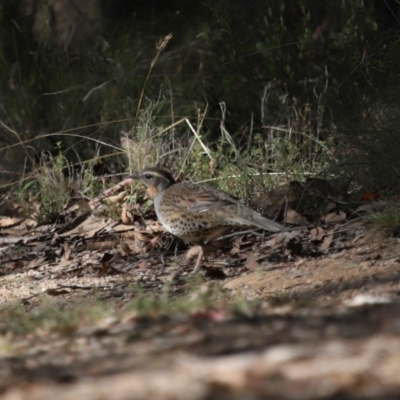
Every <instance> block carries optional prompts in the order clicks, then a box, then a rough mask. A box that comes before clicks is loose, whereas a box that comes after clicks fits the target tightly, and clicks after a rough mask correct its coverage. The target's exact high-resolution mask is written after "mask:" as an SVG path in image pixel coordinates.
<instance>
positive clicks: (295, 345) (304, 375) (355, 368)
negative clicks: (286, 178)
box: [0, 183, 400, 399]
mask: <svg viewBox="0 0 400 400" xmlns="http://www.w3.org/2000/svg"><path fill="white" fill-rule="evenodd" d="M124 185H125V183H124V184H122V183H121V184H119V185H117V187H115V188H113V189H112V190H109V191H108V192H107V193H106V194H104V196H103V197H101V198H98V199H95V200H93V201H91V202H89V207H90V210H89V211H88V210H87V208H85V207H83V208H82V210H80V209H79V208H77V207H75V208H70V209H69V210H68V212H66V213H65V215H64V218H63V220H64V222H63V223H59V224H52V225H48V226H41V227H37V226H35V223H34V221H29V223H28V220H27V219H24V218H11V217H4V218H0V232H1V238H0V265H1V274H0V282H1V284H0V302H1V304H2V308H1V309H0V316H2V318H1V319H0V351H1V352H2V354H3V362H2V363H1V365H0V372H1V374H0V377H1V378H0V389H1V390H2V392H3V393H4V397H3V398H5V399H19V398H21V399H22V398H27V397H29V398H31V399H36V398H39V397H40V398H41V399H47V398H48V399H50V398H58V399H64V398H65V399H70V398H85V399H101V398H104V397H107V396H108V397H109V396H110V393H112V397H113V398H115V399H130V398H135V399H141V398H143V399H145V398H161V399H162V398H165V399H167V398H171V397H173V398H177V399H179V398H182V399H188V398H193V399H197V398H198V399H203V398H204V399H205V398H211V397H210V396H215V395H216V393H220V394H221V393H222V394H224V393H225V395H228V393H233V392H235V393H236V395H237V396H239V395H240V394H241V393H242V394H243V396H245V395H246V396H248V395H250V394H251V395H252V396H254V398H265V396H269V397H270V398H274V397H273V396H275V395H276V394H277V393H279V394H280V395H282V396H286V398H290V399H292V398H293V399H314V398H320V397H319V396H320V395H321V393H323V396H324V398H332V399H333V398H335V396H336V395H337V394H338V393H346V394H348V395H350V393H351V394H355V395H357V396H363V395H365V394H366V393H373V394H376V396H383V395H385V396H392V395H395V394H398V393H400V383H399V381H398V379H397V376H398V373H399V372H400V365H399V363H397V362H396V361H395V360H399V359H400V347H399V346H398V342H399V341H398V335H399V330H398V326H400V312H399V311H400V307H399V302H398V296H399V294H400V279H399V278H400V251H398V239H397V238H396V237H388V236H387V235H382V234H381V233H379V232H376V231H371V230H368V229H367V228H366V226H365V224H364V223H363V222H362V220H360V219H359V218H358V217H357V216H356V215H354V213H353V212H352V211H351V210H350V211H349V208H348V207H347V208H345V207H343V206H342V205H341V204H339V202H336V203H335V202H333V203H332V194H329V195H326V198H325V200H326V201H325V203H324V204H325V206H324V207H325V208H324V207H322V205H321V204H320V210H322V211H321V212H320V215H317V216H315V215H314V216H313V218H311V220H313V221H314V222H313V223H309V222H308V221H309V220H310V218H309V216H308V215H307V212H306V211H305V210H303V209H302V208H301V201H300V200H299V201H296V196H294V195H290V196H289V197H290V199H291V200H290V205H289V206H288V207H286V209H285V208H284V207H282V206H279V203H280V201H279V200H277V198H276V196H277V195H276V194H275V197H273V199H272V200H271V199H269V200H265V198H264V199H258V203H259V204H268V207H269V209H270V210H271V209H273V211H274V212H277V210H281V212H283V211H285V212H283V218H284V219H285V220H286V223H287V224H291V225H292V228H291V229H290V230H289V231H287V232H282V233H278V234H273V235H271V234H269V233H263V232H258V231H254V232H253V231H250V232H246V233H238V234H235V235H233V236H232V237H230V238H228V239H227V241H226V242H221V243H217V245H218V246H217V248H214V249H212V250H211V251H210V252H209V253H208V257H207V260H205V262H204V275H202V276H198V277H190V276H189V273H190V271H191V270H192V264H191V263H192V261H191V260H189V259H188V257H187V255H189V256H190V255H193V254H194V252H195V250H190V249H189V253H187V251H188V248H187V246H186V245H185V244H184V243H183V242H182V241H179V240H176V239H174V238H172V237H171V236H170V235H169V234H168V233H166V232H165V230H164V228H163V227H162V226H161V225H160V224H159V223H158V222H157V221H156V219H155V216H154V212H153V211H152V210H151V209H147V208H146V209H144V210H145V211H142V204H141V203H140V202H139V203H136V204H134V205H129V203H128V202H127V193H126V192H125V186H124ZM292 186H293V187H297V186H296V185H292ZM285 190H286V191H283V193H284V196H286V198H287V197H288V192H287V188H286V189H285ZM109 195H112V197H110V196H109ZM312 196H313V194H312V193H311V194H310V193H308V195H307V201H310V200H313V197H312ZM316 196H317V197H318V199H319V200H321V196H322V195H321V193H317V195H316ZM106 198H107V199H108V200H107V201H108V205H107V206H105V205H104V204H103V202H104V201H105V199H106ZM302 199H303V200H304V196H303V197H302ZM314 200H315V199H314ZM110 203H113V204H114V205H115V206H116V207H119V209H120V214H119V219H116V218H111V217H109V216H107V212H106V210H107V207H109V204H110ZM281 203H282V201H281ZM332 204H333V205H332ZM355 208H356V206H355V207H354V209H355ZM146 210H147V211H146ZM282 210H283V211H282ZM189 258H190V257H189ZM196 279H197V283H196ZM193 280H194V281H195V282H194V283H193ZM166 288H167V289H166ZM214 290H215V293H216V296H214V295H211V294H210V293H211V292H213V291H214ZM165 293H168V296H171V297H168V299H169V300H166V303H168V301H170V300H171V299H172V298H173V299H175V300H174V301H173V302H172V306H171V305H168V306H167V305H166V304H164V303H162V301H160V299H161V300H162V298H163V296H165ZM185 296H186V297H185ZM155 299H156V300H157V299H158V302H157V301H156V300H155ZM179 299H182V301H183V302H184V303H190V304H191V302H193V304H198V305H197V306H194V308H188V309H185V306H183V305H182V306H181V305H179ZM99 300H101V302H102V303H101V304H108V305H109V307H110V308H111V312H109V313H103V314H101V317H100V318H99V319H93V318H92V319H90V318H89V317H88V315H90V314H91V312H92V311H89V310H92V309H91V308H86V307H89V306H92V305H96V304H97V303H98V301H99ZM153 301H155V302H154V303H152V302H153ZM15 304H17V305H19V306H20V307H22V309H21V310H20V311H18V312H17V311H13V312H14V313H15V314H12V313H11V312H10V308H9V307H10V306H11V305H15ZM48 304H51V307H50V308H49V309H48V311H45V312H44V313H43V315H41V316H40V317H38V321H40V323H39V324H38V326H37V327H35V328H33V330H31V331H29V330H28V331H27V332H26V333H21V332H20V331H18V329H17V328H16V327H14V328H10V327H9V326H7V324H8V323H9V320H10V318H11V320H12V319H13V317H12V316H13V315H14V316H15V317H14V318H15V322H16V323H17V327H18V326H19V329H22V327H23V326H25V325H24V324H27V322H23V321H24V320H25V319H27V318H28V317H27V315H31V314H32V313H33V314H32V315H34V313H35V310H42V312H43V307H46V305H48ZM54 307H55V308H54ZM163 307H164V308H165V309H163ZM171 307H172V308H171ZM68 310H71V311H72V310H73V311H74V312H75V313H76V312H77V311H79V310H82V311H79V312H78V316H79V317H78V320H76V321H75V320H74V318H75V317H72V315H75V314H66V316H67V319H68V318H69V319H70V322H69V323H67V321H66V322H63V323H61V322H60V320H59V319H57V318H65V316H63V315H62V313H61V315H60V312H61V311H63V312H67V311H68ZM38 312H39V311H38ZM7 313H10V314H7ZM24 313H26V314H24ZM53 313H55V314H53ZM46 315H47V316H53V317H52V318H54V320H57V321H59V322H58V325H57V328H55V327H54V326H52V325H51V323H50V320H51V319H49V320H48V321H47V322H46ZM54 315H58V317H57V318H56V317H55V316H54ZM68 315H70V316H69V317H68ZM49 318H50V317H49ZM28 320H29V318H28ZM1 321H2V322H1ZM18 321H21V322H18ZM25 329H27V328H25ZM377 360H378V361H377ZM277 376H279V379H277V378H276V377H277ZM63 382H69V383H70V385H69V390H68V393H67V392H66V391H65V390H64V389H63V386H60V385H61V383H63ZM261 382H262V384H261ZM299 388H301V390H299ZM132 393H135V395H134V396H132ZM360 398H361V397H360ZM387 398H389V397H387Z"/></svg>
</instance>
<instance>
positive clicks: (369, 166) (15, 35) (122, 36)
mask: <svg viewBox="0 0 400 400" xmlns="http://www.w3.org/2000/svg"><path fill="white" fill-rule="evenodd" d="M399 10H400V5H399V3H398V2H396V1H395V0H375V1H373V0H364V1H362V0H347V1H336V0H330V1H315V0H303V1H296V2H294V1H291V0H268V1H267V0H266V1H258V0H257V1H256V0H236V1H228V0H202V1H195V2H189V1H186V0H185V1H184V0H171V1H168V2H166V1H163V0H146V1H143V0H140V1H131V0H119V1H117V0H80V1H78V0H47V1H46V0H1V2H0V36H1V38H2V39H1V43H0V121H1V126H0V146H1V147H2V150H1V151H2V156H1V158H0V168H1V170H2V171H3V173H4V176H6V178H5V179H6V180H7V179H11V178H15V177H17V176H18V174H21V173H22V172H23V171H26V169H29V168H30V167H32V163H33V164H34V163H35V160H37V159H38V157H39V158H40V156H41V154H42V153H43V151H44V150H46V151H49V152H54V151H59V150H60V149H62V151H63V152H64V154H65V156H66V158H67V159H68V160H72V161H74V162H77V161H80V162H84V161H87V160H90V159H92V158H93V157H94V156H95V155H97V156H99V155H104V154H107V153H110V152H112V151H113V150H112V149H110V148H108V147H107V146H102V145H101V144H100V141H101V142H104V143H107V144H111V145H114V146H120V135H121V132H128V133H129V137H130V138H132V139H136V138H137V136H138V135H139V129H142V130H143V124H144V122H143V118H144V117H143V116H144V115H149V114H151V118H152V126H153V128H154V127H161V128H162V127H166V126H168V125H169V124H171V123H173V122H174V121H176V120H178V119H179V118H182V117H188V118H189V119H191V121H192V122H193V124H194V125H195V126H196V121H197V114H198V110H201V112H204V111H205V110H206V111H207V113H206V119H205V121H204V124H203V125H202V134H203V136H202V137H203V140H204V142H205V143H206V144H207V146H209V147H210V148H211V149H213V150H214V151H216V152H218V151H220V152H221V151H222V150H228V152H227V153H228V154H230V153H229V150H230V147H234V148H235V151H236V152H235V157H239V156H240V154H243V153H245V152H246V151H247V152H248V150H249V148H251V147H257V146H258V147H259V148H260V149H264V150H265V149H268V148H270V147H273V146H274V145H275V144H274V143H275V142H274V141H278V145H279V146H290V145H295V146H296V148H297V149H300V151H299V152H298V153H296V159H295V161H296V162H299V163H307V161H308V160H309V159H310V158H315V157H318V152H319V151H320V150H319V149H320V144H321V143H322V144H323V145H324V146H327V147H328V148H329V150H330V152H329V154H330V159H329V160H328V161H329V162H327V165H329V171H330V172H332V171H333V172H335V173H336V174H341V175H343V176H344V177H345V178H346V179H349V178H350V179H353V180H355V181H357V182H358V183H361V184H362V185H366V184H368V185H370V186H373V187H382V186H391V187H392V186H396V185H397V181H398V178H399V176H398V175H399V174H400V157H398V152H399V149H400V146H399V138H398V132H397V131H398V125H399V124H398V122H397V121H398V118H397V116H398V111H397V110H398V102H399V100H398V81H399V71H400V69H399V67H400V65H399V60H400V57H399V54H400V53H399V50H400V46H399V26H400V24H399ZM169 33H172V34H173V38H172V39H171V40H170V41H169V43H168V45H167V47H166V48H165V50H163V51H162V52H161V53H160V56H159V58H158V60H157V63H156V64H155V66H154V68H151V67H150V65H151V62H152V60H154V57H155V54H156V48H155V45H156V43H157V42H158V41H159V40H160V39H162V38H163V37H165V36H166V35H168V34H169ZM149 71H151V74H150V77H149V79H148V80H146V77H147V75H148V73H149ZM142 92H143V94H144V97H143V100H142V102H141V103H140V104H139V98H140V97H141V93H142ZM139 106H140V107H139ZM138 107H139V109H138ZM221 107H226V114H225V116H224V115H223V114H222V112H221ZM146 113H147V114H146ZM222 117H224V127H225V129H226V131H227V132H229V138H231V139H232V140H233V142H229V141H226V136H225V139H224V142H223V143H222V144H221V135H222V131H221V118H222ZM151 132H152V133H151V134H152V135H153V134H154V135H155V136H154V137H156V139H157V140H161V141H162V142H166V141H168V140H170V138H171V135H172V134H173V135H174V138H176V139H177V140H179V141H180V143H183V145H187V141H188V137H191V136H192V133H191V132H190V131H189V130H188V129H187V126H185V127H184V128H183V127H181V126H178V127H176V128H174V129H173V130H172V129H171V130H168V131H166V132H163V134H162V135H159V136H157V129H155V130H154V129H153V130H152V131H151ZM154 132H156V133H154ZM72 134H73V135H74V136H72ZM76 135H79V137H77V136H76ZM149 136H151V135H149ZM88 139H94V140H88ZM156 139H155V140H156ZM26 141H27V142H26ZM21 142H23V143H24V145H23V146H22V145H21ZM316 143H317V144H318V146H317V145H316ZM225 153H226V152H225ZM258 154H259V157H260V159H261V158H262V160H261V161H260V162H262V165H266V168H267V164H268V162H270V161H271V155H268V154H265V152H264V153H263V152H262V151H260V152H259V153H258ZM321 156H322V155H321ZM324 156H326V154H325V155H324ZM110 160H111V158H110ZM253 161H255V162H256V160H254V158H253ZM109 164H110V165H111V164H112V163H111V161H110V162H109ZM114 165H117V168H116V169H118V171H116V172H120V171H123V170H124V169H125V170H126V165H124V162H123V161H121V159H119V162H118V163H117V164H114ZM332 168H333V169H332ZM267 169H268V168H267ZM10 173H12V174H10ZM4 176H3V180H4Z"/></svg>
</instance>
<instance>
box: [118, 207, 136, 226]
mask: <svg viewBox="0 0 400 400" xmlns="http://www.w3.org/2000/svg"><path fill="white" fill-rule="evenodd" d="M121 221H122V223H123V224H125V225H132V223H133V215H132V213H131V212H130V211H129V210H128V206H127V205H126V204H125V205H124V206H123V207H122V211H121Z"/></svg>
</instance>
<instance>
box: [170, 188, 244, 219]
mask: <svg viewBox="0 0 400 400" xmlns="http://www.w3.org/2000/svg"><path fill="white" fill-rule="evenodd" d="M234 203H236V201H235V198H234V197H232V196H231V195H229V194H228V193H225V192H223V191H220V190H210V189H208V188H206V187H204V186H199V185H193V187H192V188H190V190H188V192H187V194H186V195H183V196H181V198H180V199H179V200H178V201H177V202H175V206H176V207H179V208H185V209H186V210H187V211H190V212H196V213H197V212H199V213H200V212H206V211H208V210H211V209H213V208H217V207H222V206H225V205H228V204H234Z"/></svg>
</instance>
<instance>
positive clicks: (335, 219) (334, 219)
mask: <svg viewBox="0 0 400 400" xmlns="http://www.w3.org/2000/svg"><path fill="white" fill-rule="evenodd" d="M322 219H323V220H324V221H325V222H326V223H331V224H337V223H339V222H343V221H345V220H346V213H345V212H344V211H338V212H333V213H330V214H328V215H327V216H325V218H324V217H323V218H322Z"/></svg>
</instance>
